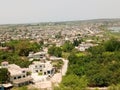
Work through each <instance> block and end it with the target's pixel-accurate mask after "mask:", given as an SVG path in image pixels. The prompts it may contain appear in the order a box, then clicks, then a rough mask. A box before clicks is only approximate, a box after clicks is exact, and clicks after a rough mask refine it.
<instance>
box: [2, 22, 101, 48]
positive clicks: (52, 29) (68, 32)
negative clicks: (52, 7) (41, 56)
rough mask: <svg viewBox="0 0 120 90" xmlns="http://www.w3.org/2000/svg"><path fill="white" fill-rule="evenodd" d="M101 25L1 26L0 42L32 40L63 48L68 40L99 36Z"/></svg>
mask: <svg viewBox="0 0 120 90" xmlns="http://www.w3.org/2000/svg"><path fill="white" fill-rule="evenodd" d="M100 25H101V23H98V24H93V23H88V24H86V23H85V24H84V23H83V24H71V25H69V24H58V25H54V24H46V25H40V24H38V25H32V24H31V25H13V26H9V25H8V26H0V42H1V43H4V42H8V41H10V40H20V39H30V40H34V41H36V42H40V41H43V42H44V44H56V45H57V46H61V45H62V44H63V43H64V42H65V41H66V40H69V41H71V42H72V41H73V40H74V39H76V38H83V37H85V36H94V35H98V34H99V33H101V32H102V31H101V30H100V29H99V28H98V27H99V26H100Z"/></svg>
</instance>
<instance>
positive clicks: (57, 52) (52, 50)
mask: <svg viewBox="0 0 120 90" xmlns="http://www.w3.org/2000/svg"><path fill="white" fill-rule="evenodd" d="M48 53H49V54H50V55H54V56H56V57H61V56H62V49H61V48H60V47H56V46H52V47H50V48H49V49H48Z"/></svg>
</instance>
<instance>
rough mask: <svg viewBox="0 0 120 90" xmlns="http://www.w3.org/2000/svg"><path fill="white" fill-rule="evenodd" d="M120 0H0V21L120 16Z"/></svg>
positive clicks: (23, 21)
mask: <svg viewBox="0 0 120 90" xmlns="http://www.w3.org/2000/svg"><path fill="white" fill-rule="evenodd" d="M119 9H120V0H0V24H15V23H34V22H56V21H72V20H87V19H99V18H120V10H119Z"/></svg>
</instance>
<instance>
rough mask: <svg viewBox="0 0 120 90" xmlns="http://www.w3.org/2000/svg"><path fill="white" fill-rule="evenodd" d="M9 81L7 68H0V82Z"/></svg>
mask: <svg viewBox="0 0 120 90" xmlns="http://www.w3.org/2000/svg"><path fill="white" fill-rule="evenodd" d="M8 81H9V72H8V70H7V69H6V68H0V84H2V83H7V82H8Z"/></svg>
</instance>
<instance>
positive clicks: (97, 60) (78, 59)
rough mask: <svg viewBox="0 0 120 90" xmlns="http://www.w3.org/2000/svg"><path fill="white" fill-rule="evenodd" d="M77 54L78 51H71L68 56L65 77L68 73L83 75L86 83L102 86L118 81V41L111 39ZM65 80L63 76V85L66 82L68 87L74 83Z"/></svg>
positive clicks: (119, 79)
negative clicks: (82, 53) (83, 53)
mask: <svg viewBox="0 0 120 90" xmlns="http://www.w3.org/2000/svg"><path fill="white" fill-rule="evenodd" d="M77 54H78V52H76V53H71V55H70V56H69V58H68V59H69V68H68V71H67V75H66V77H67V76H69V75H74V76H77V77H79V78H81V77H83V76H85V77H86V78H87V81H88V83H87V85H88V86H91V87H96V86H99V87H104V86H109V85H112V84H119V83H120V41H117V40H115V39H111V40H109V41H106V42H104V43H102V44H101V45H99V46H96V47H92V48H90V49H89V50H88V52H87V55H82V56H79V55H77ZM74 76H73V77H71V78H74ZM65 80H66V79H64V78H63V81H62V84H63V85H64V87H66V85H67V84H69V87H71V85H72V84H73V85H74V84H75V83H70V82H69V81H66V82H65ZM73 81H74V80H73ZM76 81H77V80H76ZM79 85H80V84H79ZM79 85H77V86H76V87H79ZM71 88H72V87H71Z"/></svg>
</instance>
